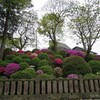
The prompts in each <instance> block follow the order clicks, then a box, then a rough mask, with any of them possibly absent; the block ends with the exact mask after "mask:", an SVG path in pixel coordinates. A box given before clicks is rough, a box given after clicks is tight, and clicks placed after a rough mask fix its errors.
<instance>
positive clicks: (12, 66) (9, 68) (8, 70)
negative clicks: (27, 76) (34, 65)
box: [4, 63, 20, 76]
mask: <svg viewBox="0 0 100 100" xmlns="http://www.w3.org/2000/svg"><path fill="white" fill-rule="evenodd" d="M19 69H20V65H19V64H16V63H10V64H8V65H7V66H6V67H5V69H4V74H5V75H7V76H10V75H11V74H13V73H15V72H17V71H18V70H19Z"/></svg>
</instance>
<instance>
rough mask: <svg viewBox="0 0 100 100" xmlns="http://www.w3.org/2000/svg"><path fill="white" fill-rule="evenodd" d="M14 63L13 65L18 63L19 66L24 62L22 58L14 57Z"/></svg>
mask: <svg viewBox="0 0 100 100" xmlns="http://www.w3.org/2000/svg"><path fill="white" fill-rule="evenodd" d="M12 62H13V63H17V64H19V63H21V62H22V58H21V57H18V56H16V57H14V58H13V59H12Z"/></svg>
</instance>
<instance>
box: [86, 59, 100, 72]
mask: <svg viewBox="0 0 100 100" xmlns="http://www.w3.org/2000/svg"><path fill="white" fill-rule="evenodd" d="M88 63H89V65H90V67H91V68H92V72H93V73H94V74H96V72H99V71H100V61H97V60H91V61H89V62H88Z"/></svg>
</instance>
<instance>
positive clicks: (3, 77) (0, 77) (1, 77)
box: [0, 76, 8, 79]
mask: <svg viewBox="0 0 100 100" xmlns="http://www.w3.org/2000/svg"><path fill="white" fill-rule="evenodd" d="M0 79H8V78H7V77H6V76H0Z"/></svg>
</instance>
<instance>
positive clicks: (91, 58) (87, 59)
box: [85, 54, 95, 62]
mask: <svg viewBox="0 0 100 100" xmlns="http://www.w3.org/2000/svg"><path fill="white" fill-rule="evenodd" d="M94 59H95V55H93V54H89V55H88V56H87V57H86V58H85V60H86V61H87V62H89V61H91V60H94Z"/></svg>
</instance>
